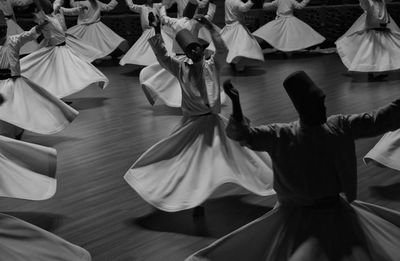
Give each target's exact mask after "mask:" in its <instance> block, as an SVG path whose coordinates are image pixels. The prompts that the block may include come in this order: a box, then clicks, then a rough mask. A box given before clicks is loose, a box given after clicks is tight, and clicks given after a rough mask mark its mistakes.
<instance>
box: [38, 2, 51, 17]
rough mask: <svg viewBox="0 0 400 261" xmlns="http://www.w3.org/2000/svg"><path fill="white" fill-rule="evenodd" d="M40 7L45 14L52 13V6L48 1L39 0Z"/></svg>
mask: <svg viewBox="0 0 400 261" xmlns="http://www.w3.org/2000/svg"><path fill="white" fill-rule="evenodd" d="M39 3H40V6H41V8H42V10H43V12H44V13H45V14H51V13H53V11H54V9H53V5H52V3H51V2H50V0H39Z"/></svg>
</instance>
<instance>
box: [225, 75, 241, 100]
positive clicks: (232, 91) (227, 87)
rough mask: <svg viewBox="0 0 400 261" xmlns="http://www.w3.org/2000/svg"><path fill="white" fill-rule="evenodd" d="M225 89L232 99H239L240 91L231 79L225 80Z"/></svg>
mask: <svg viewBox="0 0 400 261" xmlns="http://www.w3.org/2000/svg"><path fill="white" fill-rule="evenodd" d="M224 91H225V93H226V95H228V96H229V98H230V99H231V100H232V101H239V91H238V90H237V89H235V87H233V85H232V82H231V80H230V79H228V80H226V81H224Z"/></svg>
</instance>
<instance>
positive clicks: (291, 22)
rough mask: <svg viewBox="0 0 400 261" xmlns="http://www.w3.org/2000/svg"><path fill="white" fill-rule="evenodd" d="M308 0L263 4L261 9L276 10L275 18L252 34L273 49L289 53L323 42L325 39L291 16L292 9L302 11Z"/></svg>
mask: <svg viewBox="0 0 400 261" xmlns="http://www.w3.org/2000/svg"><path fill="white" fill-rule="evenodd" d="M308 2H309V0H303V1H302V2H300V3H299V2H297V1H296V0H275V1H273V2H270V3H264V5H263V8H264V9H269V8H276V9H277V11H276V18H275V19H274V20H272V21H270V22H268V23H266V24H265V25H263V26H262V27H260V28H258V29H257V30H256V31H254V32H253V35H254V36H257V37H260V38H261V39H263V40H264V41H266V42H268V43H269V44H270V45H272V46H273V47H274V48H275V49H277V50H280V51H284V52H290V51H297V50H301V49H305V48H308V47H311V46H314V45H317V44H320V43H322V42H323V41H325V38H324V37H323V36H321V35H320V34H319V33H317V32H316V31H314V29H312V28H311V27H310V26H309V25H307V24H306V23H304V22H303V21H301V20H300V19H298V18H297V17H295V16H294V15H293V10H294V9H302V8H304V7H305V6H306V5H307V4H308Z"/></svg>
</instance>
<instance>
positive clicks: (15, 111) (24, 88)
mask: <svg viewBox="0 0 400 261" xmlns="http://www.w3.org/2000/svg"><path fill="white" fill-rule="evenodd" d="M36 37H37V33H36V29H35V28H32V29H31V30H30V31H27V32H24V33H22V34H19V35H13V36H9V37H8V38H7V41H6V43H5V44H4V45H3V46H0V68H1V69H10V71H11V76H16V78H9V79H5V80H0V93H1V95H2V96H3V97H4V98H5V102H4V104H2V105H1V106H0V119H1V120H2V121H5V122H8V123H10V124H13V125H16V126H18V127H20V128H23V129H26V130H29V131H32V132H36V133H40V134H53V133H56V132H59V131H61V130H63V129H64V128H65V127H66V126H67V125H68V124H69V123H70V122H72V121H73V120H74V119H75V117H76V116H77V115H78V112H77V111H76V110H74V109H73V108H71V107H69V106H68V105H66V104H65V103H63V102H62V101H60V100H59V99H57V98H56V97H54V96H53V95H52V94H50V93H49V92H47V91H46V90H45V89H44V88H42V87H41V86H40V85H38V84H35V83H33V82H32V81H31V80H29V79H27V78H25V77H24V76H20V77H18V76H19V75H20V74H21V70H20V60H19V50H20V47H21V46H22V45H23V44H24V43H26V42H28V41H30V40H33V39H36ZM9 127H10V126H8V125H7V124H5V125H4V124H1V125H0V132H1V133H2V134H3V135H6V136H11V137H14V136H15V133H14V130H13V129H14V128H12V127H11V128H9Z"/></svg>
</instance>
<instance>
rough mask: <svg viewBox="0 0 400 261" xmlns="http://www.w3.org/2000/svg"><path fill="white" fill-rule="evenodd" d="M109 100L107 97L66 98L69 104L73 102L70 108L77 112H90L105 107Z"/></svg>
mask: <svg viewBox="0 0 400 261" xmlns="http://www.w3.org/2000/svg"><path fill="white" fill-rule="evenodd" d="M108 99H109V98H106V97H86V98H66V99H65V100H66V101H68V102H72V103H71V104H70V105H69V106H71V107H72V108H74V109H75V110H78V111H82V110H90V109H95V108H99V107H102V106H104V103H105V101H106V100H108Z"/></svg>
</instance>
